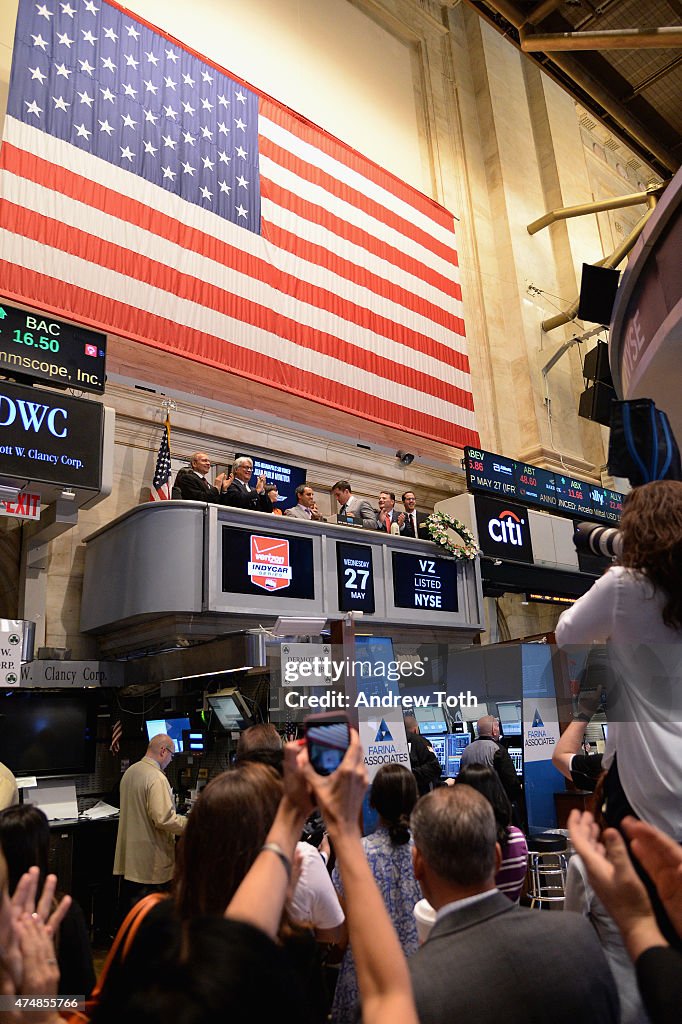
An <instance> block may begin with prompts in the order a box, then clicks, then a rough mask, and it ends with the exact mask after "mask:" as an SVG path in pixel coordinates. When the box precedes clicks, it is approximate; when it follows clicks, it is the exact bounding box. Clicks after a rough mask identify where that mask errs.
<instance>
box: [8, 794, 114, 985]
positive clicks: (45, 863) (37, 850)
mask: <svg viewBox="0 0 682 1024" xmlns="http://www.w3.org/2000/svg"><path fill="white" fill-rule="evenodd" d="M0 848H1V849H2V852H3V854H4V855H5V860H6V861H7V871H8V889H9V893H10V895H11V894H12V893H13V892H14V890H15V889H16V887H17V885H18V884H19V880H20V879H21V877H22V875H24V874H25V873H26V872H27V871H28V869H29V868H31V867H33V866H34V865H35V866H37V867H38V868H39V869H40V877H39V881H38V887H39V891H40V890H42V888H43V886H44V884H45V880H46V878H47V875H48V871H49V854H50V826H49V825H48V822H47V818H46V817H45V815H44V814H43V812H42V811H41V810H39V809H38V808H37V807H34V806H33V805H32V804H17V805H16V806H14V807H8V808H6V810H4V811H1V812H0ZM55 946H56V950H57V962H58V965H59V995H74V994H79V995H86V996H87V995H89V994H90V992H91V991H92V987H93V985H94V984H95V970H94V967H93V965H92V952H91V950H90V940H89V938H88V931H87V928H86V927H85V919H84V917H83V911H82V910H81V908H80V907H79V906H78V904H77V903H76V902H75V901H73V902H71V905H70V907H69V909H68V910H67V912H66V915H65V917H64V919H63V921H62V923H61V926H60V929H59V934H58V935H57V936H56V941H55Z"/></svg>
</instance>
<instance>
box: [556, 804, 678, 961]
mask: <svg viewBox="0 0 682 1024" xmlns="http://www.w3.org/2000/svg"><path fill="white" fill-rule="evenodd" d="M648 827H649V828H650V827H651V826H648ZM568 829H569V833H570V836H571V842H572V843H573V846H574V847H575V851H576V853H578V854H579V855H580V856H581V857H582V859H583V862H584V864H585V868H586V869H587V874H588V876H589V879H590V882H591V884H592V888H593V889H594V891H595V892H596V894H597V896H598V897H599V899H600V900H601V901H602V903H603V904H604V906H605V907H606V909H607V910H608V912H609V914H610V915H611V917H612V918H613V919H614V921H615V922H616V924H617V925H618V927H619V929H620V931H621V934H622V936H623V940H624V942H625V946H626V948H627V951H628V953H629V954H630V957H631V959H632V960H633V962H634V961H636V960H637V958H638V957H639V956H640V955H641V954H642V953H643V952H644V951H645V950H647V949H650V948H651V947H652V946H667V945H668V943H667V942H666V940H665V939H664V938H663V935H662V934H661V931H660V929H659V927H658V925H657V923H656V918H655V916H654V912H653V908H652V906H651V901H650V900H649V897H648V895H647V892H646V889H645V888H644V885H643V884H642V882H641V881H640V879H639V878H638V876H637V872H636V871H635V869H634V867H633V864H632V861H631V859H630V855H629V854H628V851H627V847H626V846H625V841H624V840H623V837H622V836H621V834H620V833H619V832H618V831H616V829H615V828H607V829H606V830H605V831H604V832H603V833H602V837H601V839H602V841H601V842H600V841H599V827H598V826H597V824H596V823H595V820H594V818H593V816H592V815H591V814H590V812H589V811H585V812H583V813H581V812H580V811H571V813H570V815H569V818H568Z"/></svg>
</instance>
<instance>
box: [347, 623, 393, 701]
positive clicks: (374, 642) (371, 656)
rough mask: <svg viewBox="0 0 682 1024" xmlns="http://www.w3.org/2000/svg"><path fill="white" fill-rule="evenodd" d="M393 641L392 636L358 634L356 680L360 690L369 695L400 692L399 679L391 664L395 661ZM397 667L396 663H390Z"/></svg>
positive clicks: (356, 640) (356, 643)
mask: <svg viewBox="0 0 682 1024" xmlns="http://www.w3.org/2000/svg"><path fill="white" fill-rule="evenodd" d="M393 660H394V659H393V641H392V640H391V638H390V636H356V638H355V682H356V685H357V687H358V692H359V691H362V692H363V693H364V694H366V695H367V696H368V697H369V696H384V695H385V694H388V693H397V692H398V681H397V679H395V678H389V676H391V677H392V676H394V672H393V671H389V665H390V663H391V662H393ZM390 668H391V669H393V670H394V669H395V665H390Z"/></svg>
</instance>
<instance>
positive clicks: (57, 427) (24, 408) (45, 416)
mask: <svg viewBox="0 0 682 1024" xmlns="http://www.w3.org/2000/svg"><path fill="white" fill-rule="evenodd" d="M17 416H18V417H19V419H20V420H21V422H22V423H23V425H24V430H33V431H34V432H35V433H36V434H37V433H38V432H39V431H40V430H42V429H43V427H44V428H45V429H46V430H48V431H49V433H50V434H52V436H53V437H66V435H67V434H68V429H67V425H66V421H67V420H68V418H69V414H68V413H67V411H66V409H59V408H56V409H52V408H50V406H49V405H40V404H39V403H38V402H27V401H25V399H23V398H18V399H17V400H16V401H15V400H14V399H13V398H8V397H7V395H0V427H11V426H12V424H13V423H14V421H15V420H16V418H17ZM58 420H59V422H58Z"/></svg>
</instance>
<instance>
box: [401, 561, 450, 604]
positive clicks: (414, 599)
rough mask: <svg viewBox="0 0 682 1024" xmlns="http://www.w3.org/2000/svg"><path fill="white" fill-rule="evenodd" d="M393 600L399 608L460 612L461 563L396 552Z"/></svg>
mask: <svg viewBox="0 0 682 1024" xmlns="http://www.w3.org/2000/svg"><path fill="white" fill-rule="evenodd" d="M393 600H394V603H395V606H396V608H428V609H431V610H435V611H440V612H456V611H457V610H458V605H457V563H456V562H455V561H454V559H451V558H430V557H429V556H428V555H403V554H400V553H398V552H396V551H394V552H393Z"/></svg>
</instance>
